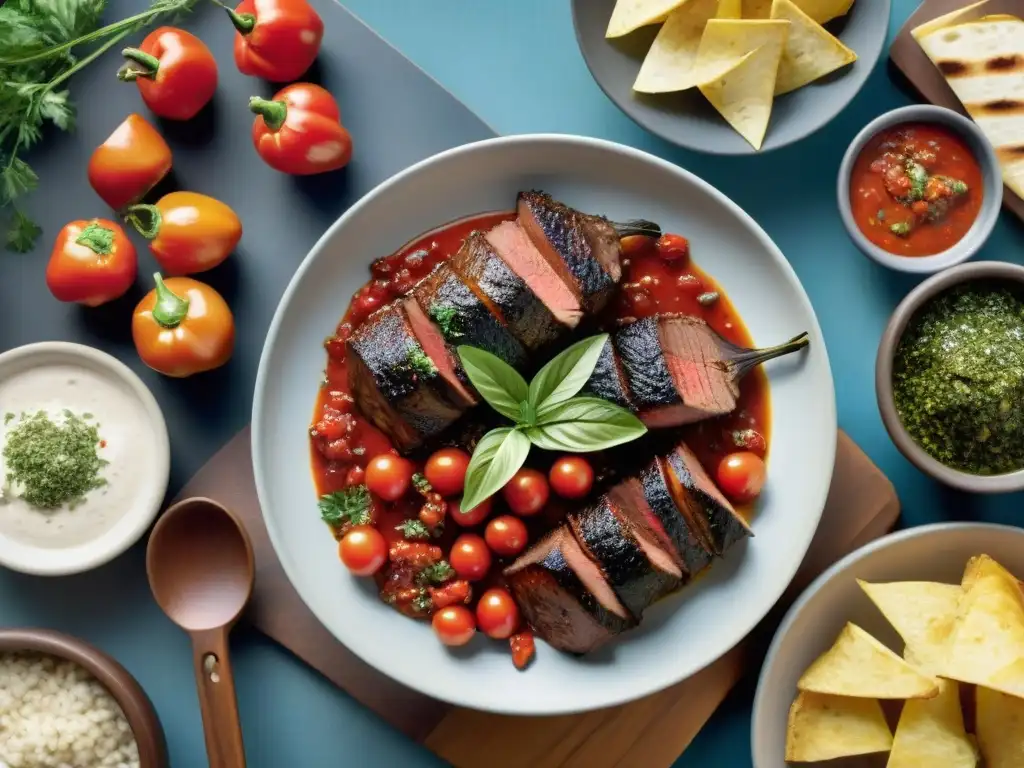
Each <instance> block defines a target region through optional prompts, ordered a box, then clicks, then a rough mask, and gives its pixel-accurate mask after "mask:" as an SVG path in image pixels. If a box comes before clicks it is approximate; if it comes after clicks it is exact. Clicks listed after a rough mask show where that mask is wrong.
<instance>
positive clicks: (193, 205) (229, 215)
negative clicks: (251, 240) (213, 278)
mask: <svg viewBox="0 0 1024 768" xmlns="http://www.w3.org/2000/svg"><path fill="white" fill-rule="evenodd" d="M144 219H145V221H144ZM125 220H126V221H127V222H128V223H129V224H131V225H132V226H133V227H135V229H136V230H137V231H138V232H139V234H140V235H142V236H143V237H145V238H146V239H147V240H149V249H150V250H151V251H152V252H153V255H154V256H155V257H156V260H157V261H158V262H159V263H160V268H161V269H162V270H163V271H164V272H167V273H169V274H171V275H190V274H193V273H195V272H205V271H206V270H208V269H213V268H214V267H216V266H217V265H218V264H220V263H221V262H222V261H224V259H226V258H227V257H228V256H229V255H230V254H231V252H232V251H234V250H235V246H237V245H238V241H239V240H241V238H242V222H241V221H240V220H239V218H238V215H237V214H236V213H235V212H234V211H233V210H231V208H230V207H229V206H227V205H225V204H224V203H222V202H221V201H220V200H216V199H214V198H212V197H208V196H207V195H200V194H197V193H196V192H171V193H170V194H167V195H164V196H163V197H161V198H160V199H159V200H158V201H157V203H156V205H132V206H129V207H128V208H127V209H126V210H125Z"/></svg>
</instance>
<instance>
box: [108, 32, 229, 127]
mask: <svg viewBox="0 0 1024 768" xmlns="http://www.w3.org/2000/svg"><path fill="white" fill-rule="evenodd" d="M121 53H122V54H123V55H124V57H125V58H126V59H128V60H129V61H128V63H127V64H125V65H124V66H123V67H121V69H120V70H119V71H118V73H117V77H118V79H119V80H121V81H123V82H134V83H135V84H136V85H138V87H139V93H141V94H142V100H143V101H144V102H146V106H147V107H149V108H150V109H151V110H152V111H153V113H154V114H156V115H159V116H160V117H166V118H167V119H168V120H189V119H191V118H193V117H195V116H196V114H197V113H198V112H199V110H201V109H202V108H203V107H205V106H206V105H207V103H208V102H209V101H210V99H212V98H213V92H214V91H216V90H217V62H216V61H215V60H214V58H213V54H212V53H210V49H209V48H207V47H206V44H205V43H203V41H202V40H200V39H199V38H198V37H196V36H195V35H193V34H190V33H188V32H186V31H185V30H183V29H175V28H174V27H160V28H159V29H156V30H153V31H152V32H150V33H149V34H148V35H146V39H145V40H143V41H142V44H141V45H140V46H139V47H138V48H125V49H124V50H123V51H122V52H121Z"/></svg>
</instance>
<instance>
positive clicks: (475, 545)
mask: <svg viewBox="0 0 1024 768" xmlns="http://www.w3.org/2000/svg"><path fill="white" fill-rule="evenodd" d="M448 562H449V563H450V564H451V566H452V568H454V569H455V573H457V574H458V575H459V578H460V579H465V580H466V581H479V580H480V579H482V578H483V577H484V576H486V575H487V572H488V571H489V570H490V569H491V550H489V549H488V548H487V542H486V541H484V540H483V539H482V538H481V537H480V536H477V535H476V534H475V533H464V534H462V535H461V536H459V538H457V539H456V540H455V543H454V544H452V551H451V553H450V554H449V555H448Z"/></svg>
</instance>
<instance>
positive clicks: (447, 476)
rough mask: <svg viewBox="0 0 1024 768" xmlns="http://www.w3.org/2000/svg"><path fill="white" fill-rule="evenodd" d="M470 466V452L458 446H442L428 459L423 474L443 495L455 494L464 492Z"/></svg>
mask: <svg viewBox="0 0 1024 768" xmlns="http://www.w3.org/2000/svg"><path fill="white" fill-rule="evenodd" d="M468 467H469V454H468V453H466V452H465V451H460V450H459V449H458V448H442V449H441V450H440V451H437V452H436V453H435V454H434V455H433V456H431V457H430V458H429V459H427V466H426V467H425V468H424V470H423V474H424V475H426V476H427V480H428V481H429V482H430V484H431V485H432V486H434V490H435V491H437V492H438V493H440V494H441V495H442V496H455V495H457V494H460V493H462V489H463V488H464V487H465V485H466V469H467V468H468Z"/></svg>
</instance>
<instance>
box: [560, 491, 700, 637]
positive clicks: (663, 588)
mask: <svg viewBox="0 0 1024 768" xmlns="http://www.w3.org/2000/svg"><path fill="white" fill-rule="evenodd" d="M568 523H569V528H570V530H571V531H572V532H573V535H574V536H575V537H576V540H577V541H578V542H579V544H580V546H581V548H582V549H583V551H584V552H586V553H587V555H589V556H590V558H591V559H592V560H593V561H594V562H595V563H597V564H598V565H599V566H600V567H601V570H602V571H603V572H604V575H605V577H606V578H607V579H608V583H609V584H611V586H612V589H614V590H615V594H616V595H618V598H619V600H621V601H622V604H623V605H624V606H626V610H628V611H629V612H630V613H631V614H632V615H633V616H634V617H635V618H636V619H637V620H638V621H639V620H640V618H641V616H642V615H643V612H644V610H646V609H647V608H648V607H649V606H651V605H652V604H653V603H654V602H655V601H656V600H658V599H659V598H661V597H664V596H665V595H667V594H668V593H669V592H672V591H673V590H675V589H676V588H678V587H679V586H680V584H681V583H682V571H681V570H680V568H679V566H678V565H676V563H675V560H674V558H673V557H672V556H671V555H669V554H668V553H667V552H665V551H664V550H663V549H662V548H661V547H660V546H659V544H658V542H657V539H656V538H655V537H654V536H653V535H652V534H650V533H648V532H647V531H645V530H644V529H642V528H640V527H638V526H635V525H633V524H632V523H630V522H629V520H628V519H627V517H626V516H625V515H624V514H623V513H622V512H621V510H620V509H619V505H618V503H617V502H616V501H614V500H613V499H612V498H611V497H610V496H609V495H607V494H606V495H605V496H602V497H601V498H600V499H599V500H598V501H597V503H595V504H594V505H593V506H591V507H588V508H586V509H584V510H583V511H581V512H572V513H570V514H569V516H568Z"/></svg>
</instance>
